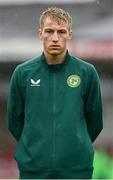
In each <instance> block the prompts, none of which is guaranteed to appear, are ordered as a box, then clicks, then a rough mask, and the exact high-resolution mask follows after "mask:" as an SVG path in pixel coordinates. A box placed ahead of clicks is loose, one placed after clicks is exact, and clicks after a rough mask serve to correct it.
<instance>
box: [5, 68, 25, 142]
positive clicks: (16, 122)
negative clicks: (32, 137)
mask: <svg viewBox="0 0 113 180" xmlns="http://www.w3.org/2000/svg"><path fill="white" fill-rule="evenodd" d="M19 80H20V75H19V71H18V68H16V69H15V71H14V73H13V75H12V78H11V83H10V89H9V95H8V103H7V119H8V129H9V131H10V132H11V133H12V135H13V136H14V137H15V139H16V140H17V141H18V140H19V138H20V136H21V133H22V129H23V124H24V101H23V97H22V92H21V91H22V88H21V86H20V83H19Z"/></svg>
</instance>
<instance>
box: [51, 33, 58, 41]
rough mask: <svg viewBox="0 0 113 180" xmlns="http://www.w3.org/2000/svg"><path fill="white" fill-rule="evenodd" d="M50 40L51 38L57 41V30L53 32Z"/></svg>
mask: <svg viewBox="0 0 113 180" xmlns="http://www.w3.org/2000/svg"><path fill="white" fill-rule="evenodd" d="M52 40H53V41H54V42H57V41H58V33H57V32H54V34H53V37H52Z"/></svg>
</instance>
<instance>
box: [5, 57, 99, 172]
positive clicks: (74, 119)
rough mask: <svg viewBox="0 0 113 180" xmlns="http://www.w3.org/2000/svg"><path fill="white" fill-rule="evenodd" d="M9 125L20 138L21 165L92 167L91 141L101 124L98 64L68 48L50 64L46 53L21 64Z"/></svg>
mask: <svg viewBox="0 0 113 180" xmlns="http://www.w3.org/2000/svg"><path fill="white" fill-rule="evenodd" d="M8 127H9V130H10V131H11V133H12V134H13V136H14V137H15V138H16V140H17V141H18V144H17V148H16V154H15V159H16V160H17V162H18V165H19V169H21V170H24V171H37V170H41V169H43V170H51V169H52V170H75V171H78V172H79V173H80V172H81V171H82V170H87V171H89V170H92V169H93V154H94V152H93V146H92V142H93V141H94V140H95V139H96V137H97V136H98V134H99V133H100V131H101V130H102V102H101V92H100V83H99V78H98V75H97V72H96V70H95V68H94V66H93V65H91V64H89V63H86V62H84V61H82V60H80V59H78V58H75V57H72V56H70V55H69V54H67V55H66V58H65V60H64V62H63V63H62V64H59V65H48V64H47V63H46V59H45V57H44V55H43V54H42V55H41V56H40V57H36V58H34V59H32V60H30V61H28V62H25V63H23V64H21V65H19V66H17V68H16V69H15V71H14V73H13V76H12V79H11V85H10V91H9V99H8ZM81 176H82V174H81Z"/></svg>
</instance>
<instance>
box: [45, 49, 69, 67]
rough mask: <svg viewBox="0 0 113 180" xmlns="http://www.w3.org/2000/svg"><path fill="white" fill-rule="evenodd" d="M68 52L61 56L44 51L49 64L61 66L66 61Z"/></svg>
mask: <svg viewBox="0 0 113 180" xmlns="http://www.w3.org/2000/svg"><path fill="white" fill-rule="evenodd" d="M66 52H67V51H65V52H64V53H62V54H59V55H51V54H48V53H46V52H45V51H44V55H45V57H46V61H47V63H48V64H61V63H62V62H63V61H64V59H65V56H66Z"/></svg>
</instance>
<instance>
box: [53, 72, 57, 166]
mask: <svg viewBox="0 0 113 180" xmlns="http://www.w3.org/2000/svg"><path fill="white" fill-rule="evenodd" d="M55 113H56V73H55V72H54V74H53V138H52V139H53V150H52V157H53V168H54V165H55V125H56V115H55Z"/></svg>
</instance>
